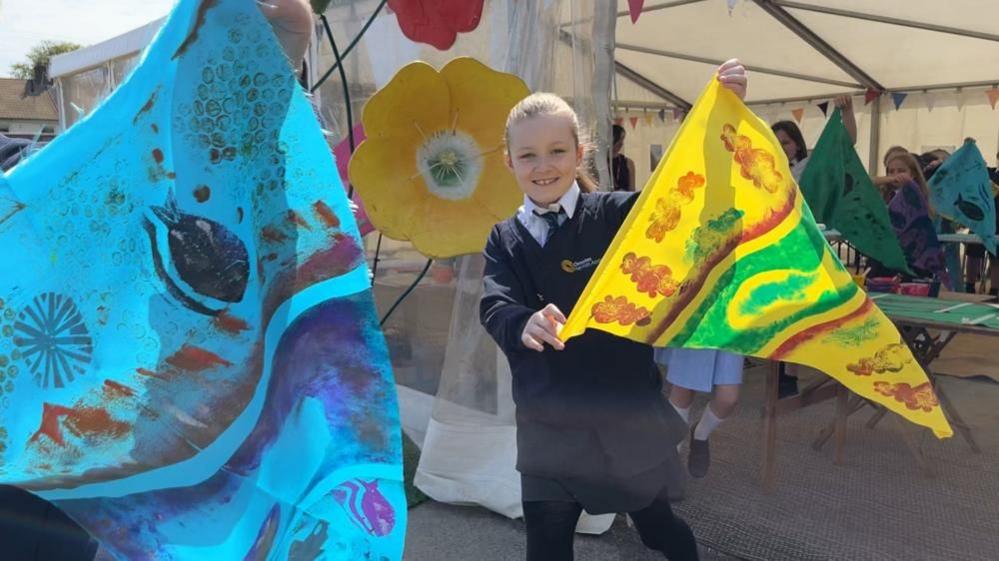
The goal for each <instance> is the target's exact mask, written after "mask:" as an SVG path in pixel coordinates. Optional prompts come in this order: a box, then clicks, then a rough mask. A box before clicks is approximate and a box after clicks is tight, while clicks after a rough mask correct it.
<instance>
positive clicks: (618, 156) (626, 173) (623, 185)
mask: <svg viewBox="0 0 999 561" xmlns="http://www.w3.org/2000/svg"><path fill="white" fill-rule="evenodd" d="M611 132H612V136H613V137H614V145H613V146H612V147H611V178H612V180H613V181H614V190H615V191H634V190H635V162H633V161H632V160H631V158H629V157H628V156H625V155H624V154H622V153H621V149H622V148H624V135H625V131H624V127H622V126H621V125H614V126H613V127H611Z"/></svg>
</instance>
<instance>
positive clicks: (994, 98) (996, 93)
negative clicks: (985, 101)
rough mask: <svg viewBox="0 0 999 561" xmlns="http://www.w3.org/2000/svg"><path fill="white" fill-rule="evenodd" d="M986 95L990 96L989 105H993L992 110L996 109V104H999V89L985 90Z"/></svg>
mask: <svg viewBox="0 0 999 561" xmlns="http://www.w3.org/2000/svg"><path fill="white" fill-rule="evenodd" d="M985 95H987V96H989V104H990V105H992V109H995V108H996V103H997V102H999V88H992V89H991V90H985Z"/></svg>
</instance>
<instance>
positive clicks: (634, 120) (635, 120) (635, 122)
mask: <svg viewBox="0 0 999 561" xmlns="http://www.w3.org/2000/svg"><path fill="white" fill-rule="evenodd" d="M628 120H629V121H631V128H635V127H636V126H638V117H628Z"/></svg>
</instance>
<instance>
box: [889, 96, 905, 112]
mask: <svg viewBox="0 0 999 561" xmlns="http://www.w3.org/2000/svg"><path fill="white" fill-rule="evenodd" d="M907 97H909V94H907V93H905V92H895V93H893V94H891V101H892V103H894V104H895V111H898V108H899V107H902V103H903V102H904V101H905V98H907Z"/></svg>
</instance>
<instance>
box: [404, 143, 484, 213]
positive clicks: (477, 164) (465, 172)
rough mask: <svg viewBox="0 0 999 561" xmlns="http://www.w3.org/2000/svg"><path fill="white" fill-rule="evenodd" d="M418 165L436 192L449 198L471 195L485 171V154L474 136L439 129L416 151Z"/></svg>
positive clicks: (424, 178) (424, 177) (432, 190)
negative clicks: (483, 163)
mask: <svg viewBox="0 0 999 561" xmlns="http://www.w3.org/2000/svg"><path fill="white" fill-rule="evenodd" d="M416 166H417V169H419V170H420V175H422V176H423V180H424V181H425V182H426V184H427V189H429V190H430V192H431V193H433V194H434V195H436V196H438V197H440V198H442V199H448V200H461V199H467V198H469V197H471V196H472V193H473V192H474V191H475V186H476V184H478V181H479V175H480V174H481V173H482V156H481V151H480V150H479V146H478V145H477V144H476V143H475V140H473V139H472V137H470V136H468V135H467V134H465V133H462V132H460V131H455V132H451V131H440V132H437V133H435V134H434V135H433V136H431V137H430V138H428V139H427V140H426V141H425V142H424V143H423V145H422V146H420V148H419V150H417V153H416Z"/></svg>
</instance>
